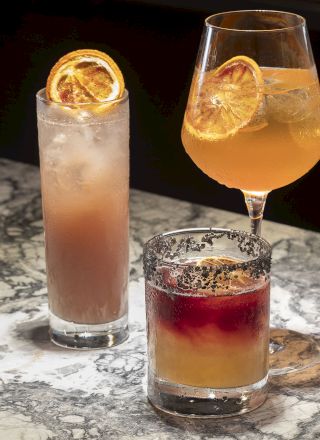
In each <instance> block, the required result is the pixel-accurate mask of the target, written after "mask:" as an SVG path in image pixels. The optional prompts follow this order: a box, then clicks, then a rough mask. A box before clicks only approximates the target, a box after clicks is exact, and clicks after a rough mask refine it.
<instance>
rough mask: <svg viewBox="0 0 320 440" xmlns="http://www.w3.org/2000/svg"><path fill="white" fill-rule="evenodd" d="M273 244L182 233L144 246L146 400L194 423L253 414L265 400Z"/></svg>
mask: <svg viewBox="0 0 320 440" xmlns="http://www.w3.org/2000/svg"><path fill="white" fill-rule="evenodd" d="M270 264H271V248H270V245H269V244H268V243H267V242H266V241H265V240H264V239H262V238H261V237H258V236H256V235H253V234H249V233H246V232H241V231H235V230H229V229H211V228H207V229H185V230H180V231H174V232H169V233H165V234H161V235H158V236H156V237H154V238H152V239H151V240H150V241H148V242H147V243H146V245H145V247H144V273H145V282H146V308H147V333H148V398H149V400H150V402H151V403H152V404H153V405H154V406H155V407H157V408H159V409H161V410H163V411H165V412H168V413H173V414H178V415H184V416H192V417H223V416H231V415H235V414H241V413H244V412H247V411H251V410H253V409H255V408H256V407H258V406H259V405H261V404H262V403H263V402H264V401H265V399H266V396H267V377H268V352H269V291H270V281H269V274H270Z"/></svg>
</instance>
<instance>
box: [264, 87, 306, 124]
mask: <svg viewBox="0 0 320 440" xmlns="http://www.w3.org/2000/svg"><path fill="white" fill-rule="evenodd" d="M311 92H312V91H311V90H310V88H305V89H296V90H291V91H288V92H286V93H279V94H274V95H267V96H266V102H267V114H268V116H269V117H270V118H272V119H274V120H276V121H278V122H281V123H285V124H289V123H297V122H300V121H302V120H303V119H305V118H308V117H309V116H310V114H311V113H312V111H313V108H314V99H315V97H314V96H313V94H312V93H311Z"/></svg>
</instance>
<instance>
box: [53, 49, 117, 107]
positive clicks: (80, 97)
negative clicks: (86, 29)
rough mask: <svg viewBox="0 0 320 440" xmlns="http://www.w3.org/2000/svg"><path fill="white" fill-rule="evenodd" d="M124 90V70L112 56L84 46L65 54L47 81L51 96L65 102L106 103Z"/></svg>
mask: <svg viewBox="0 0 320 440" xmlns="http://www.w3.org/2000/svg"><path fill="white" fill-rule="evenodd" d="M123 91H124V80H123V76H122V73H121V70H120V69H119V67H118V66H117V64H116V63H115V62H114V61H113V59H112V58H110V57H109V55H107V54H105V53H104V52H100V51H98V50H93V49H82V50H76V51H73V52H70V53H68V54H66V55H64V56H63V57H62V58H60V59H59V61H58V62H57V63H56V64H55V65H54V66H53V68H52V69H51V72H50V75H49V77H48V80H47V86H46V93H47V97H48V99H50V100H51V101H54V102H61V103H65V104H84V103H95V102H97V103H99V102H101V103H103V102H105V101H110V100H114V99H117V98H120V97H121V95H122V94H123Z"/></svg>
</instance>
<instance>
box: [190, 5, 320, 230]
mask: <svg viewBox="0 0 320 440" xmlns="http://www.w3.org/2000/svg"><path fill="white" fill-rule="evenodd" d="M319 126H320V91H319V82H318V77H317V72H316V68H315V64H314V60H313V56H312V51H311V47H310V43H309V39H308V33H307V29H306V25H305V20H304V18H303V17H300V16H297V15H295V14H291V13H285V12H278V11H234V12H227V13H220V14H216V15H213V16H211V17H209V18H207V20H206V22H205V27H204V32H203V35H202V39H201V43H200V48H199V53H198V58H197V62H196V66H195V71H194V76H193V81H192V85H191V89H190V94H189V99H188V104H187V108H186V111H185V117H184V123H183V127H182V141H183V144H184V147H185V150H186V152H187V153H188V154H189V156H190V157H191V159H192V160H193V161H194V162H195V164H196V165H197V166H198V167H199V168H200V169H201V170H202V171H204V172H205V173H206V174H207V175H208V176H209V177H211V178H213V179H215V180H217V181H218V182H219V183H221V184H224V185H226V186H228V187H231V188H238V189H240V190H242V191H243V193H244V195H245V198H246V202H247V206H248V209H249V215H250V216H251V219H252V232H255V233H257V232H259V228H260V226H261V219H262V214H263V208H264V203H265V199H266V196H267V194H268V193H269V192H270V191H271V190H273V189H276V188H280V187H282V186H284V185H287V184H289V183H291V182H293V181H295V180H297V179H298V178H300V177H301V176H303V175H304V174H305V173H307V172H308V171H309V170H310V169H311V168H312V167H313V166H314V165H315V164H316V163H317V161H318V160H319V151H320V131H319Z"/></svg>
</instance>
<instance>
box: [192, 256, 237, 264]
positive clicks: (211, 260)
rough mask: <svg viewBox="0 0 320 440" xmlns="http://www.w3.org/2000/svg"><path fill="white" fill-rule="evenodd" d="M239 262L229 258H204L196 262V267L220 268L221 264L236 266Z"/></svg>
mask: <svg viewBox="0 0 320 440" xmlns="http://www.w3.org/2000/svg"><path fill="white" fill-rule="evenodd" d="M239 262H240V260H235V259H234V258H229V257H204V258H202V259H201V260H199V261H197V266H222V265H223V264H236V263H239Z"/></svg>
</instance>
